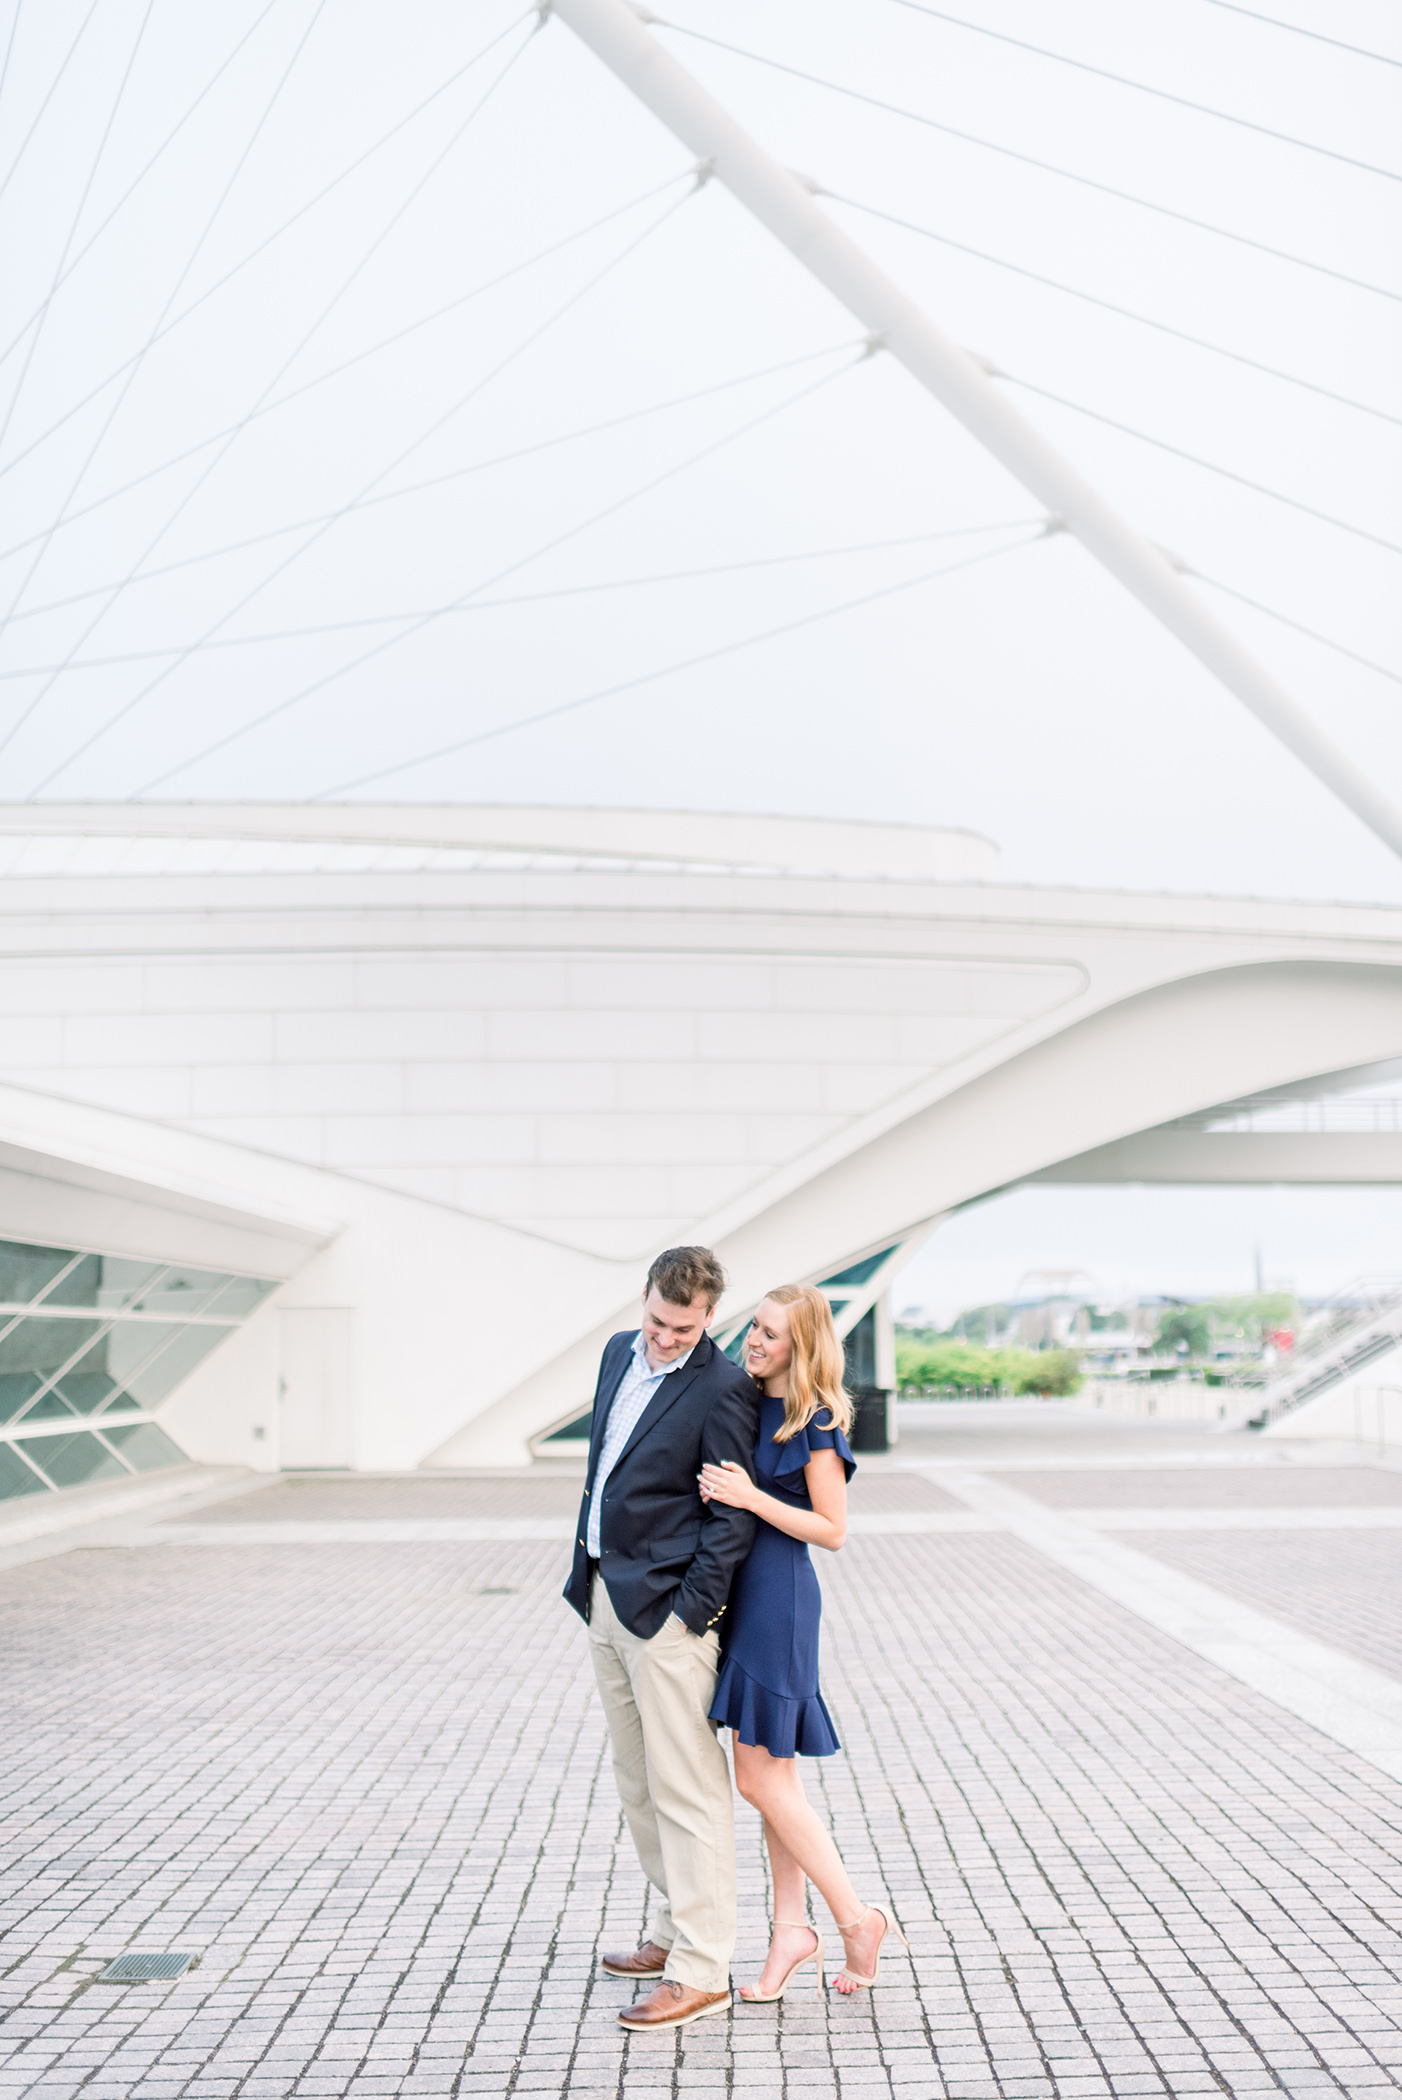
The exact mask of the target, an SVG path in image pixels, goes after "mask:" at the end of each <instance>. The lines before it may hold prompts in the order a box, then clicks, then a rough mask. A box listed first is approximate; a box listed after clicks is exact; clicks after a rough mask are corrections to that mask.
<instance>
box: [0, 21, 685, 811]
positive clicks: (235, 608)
mask: <svg viewBox="0 0 1402 2100" xmlns="http://www.w3.org/2000/svg"><path fill="white" fill-rule="evenodd" d="M522 48H524V46H523V47H522ZM516 55H517V56H519V55H520V54H519V53H517V54H516ZM513 62H514V61H513ZM701 179H702V178H701V177H698V183H697V187H699V184H700V180H701ZM689 194H690V195H695V189H693V190H692V191H691V192H690V193H689ZM685 202H686V198H685V197H682V198H679V199H677V201H676V202H675V203H673V204H669V205H668V206H667V208H666V210H665V211H663V212H661V213H660V214H659V216H658V217H657V218H656V219H654V220H653V221H652V223H651V224H650V225H649V226H646V227H644V229H643V231H642V232H641V233H640V234H638V235H636V236H635V238H634V239H633V240H631V241H629V242H628V244H627V245H626V246H625V247H624V248H622V249H620V250H619V251H618V253H617V254H616V255H614V256H613V257H611V258H610V260H609V261H608V262H607V263H605V265H604V266H603V268H602V269H601V270H599V271H596V273H595V274H594V276H593V277H591V278H590V279H589V280H588V282H587V283H585V284H584V285H582V286H581V287H580V288H579V289H578V290H577V291H575V292H572V293H571V294H570V296H569V298H568V299H566V300H565V301H564V303H563V304H562V305H560V306H558V307H556V309H555V311H554V312H553V313H551V314H549V315H548V316H547V317H546V319H545V320H544V321H542V322H541V323H540V324H539V325H538V326H537V327H536V328H534V329H532V330H531V332H530V333H529V334H528V335H526V336H524V337H522V339H521V340H520V341H519V342H518V343H517V344H516V345H515V347H514V348H513V349H512V350H510V351H508V352H507V354H506V356H505V357H504V358H502V359H501V360H500V361H499V362H498V363H497V364H496V365H494V366H493V367H492V369H491V370H490V371H489V372H488V373H487V374H486V375H485V376H484V377H483V378H482V379H480V380H478V381H477V382H476V383H475V385H473V386H471V387H469V388H468V390H467V392H466V393H465V394H462V395H460V396H459V398H458V399H457V400H456V401H455V402H454V403H453V404H452V406H451V407H449V408H448V409H446V410H445V411H444V412H443V414H442V415H440V416H439V417H437V418H436V419H435V421H434V422H433V423H431V424H430V425H429V427H428V428H427V429H426V430H424V431H421V432H420V434H419V435H418V437H416V438H414V439H413V440H412V441H411V442H410V443H409V444H408V445H406V446H405V447H404V448H403V449H402V450H401V451H400V452H399V453H398V454H397V455H396V456H395V458H394V459H392V460H391V461H390V462H389V464H388V465H387V466H384V467H382V468H381V469H380V470H379V472H378V473H377V474H376V475H374V476H373V477H372V479H371V480H370V481H368V482H367V483H366V484H365V485H364V487H362V488H361V489H360V490H358V491H357V494H356V496H355V497H353V498H352V499H351V500H350V501H349V502H348V503H346V504H343V505H342V506H341V508H340V509H339V510H337V511H334V512H332V513H331V514H330V516H329V517H327V518H326V519H325V520H324V521H323V522H322V523H321V524H319V525H318V526H317V528H316V530H315V531H314V532H312V533H311V534H310V535H309V537H308V538H307V539H305V540H304V541H303V542H302V543H301V545H300V546H298V547H294V548H293V550H292V552H291V553H290V554H288V555H287V556H286V557H285V558H284V559H283V560H282V561H280V562H279V563H278V564H277V566H276V567H275V568H274V569H271V570H270V571H269V572H268V573H267V574H266V575H265V576H263V577H262V578H261V579H260V581H259V582H258V583H256V584H255V585H254V587H253V589H252V590H250V591H246V592H245V593H244V595H243V597H242V598H240V599H239V601H238V603H237V604H235V605H232V606H230V608H229V609H228V611H227V612H225V613H222V614H221V615H220V617H219V619H217V620H216V621H215V622H214V624H213V626H212V627H210V628H208V629H207V630H206V632H205V634H204V635H202V636H200V637H199V641H197V642H195V643H191V644H190V645H189V647H187V648H186V649H185V651H184V652H183V654H182V655H181V656H180V657H179V658H177V660H176V661H175V662H174V663H172V664H169V665H168V666H167V667H166V669H165V670H163V671H160V672H158V673H157V674H156V676H155V677H154V678H153V679H151V680H150V681H149V683H148V684H147V685H145V686H143V688H142V689H141V691H140V692H138V693H135V694H133V695H132V697H131V699H129V700H128V701H126V702H125V703H124V704H123V706H121V707H120V708H118V710H117V712H116V713H115V714H114V715H112V716H110V717H109V718H108V720H107V721H106V722H104V723H103V724H102V725H101V726H100V727H99V728H98V729H96V730H94V731H93V733H92V734H91V735H90V736H89V737H87V738H86V739H85V741H84V742H83V743H82V744H81V745H79V747H78V748H77V750H75V751H73V752H70V754H69V755H68V757H67V758H65V759H64V760H63V761H62V763H61V764H59V765H58V766H56V767H54V768H53V769H52V770H51V771H50V772H49V773H47V774H46V775H45V776H44V778H43V779H42V780H41V781H40V782H39V783H38V785H37V787H35V788H33V789H31V791H30V794H29V796H28V797H26V799H27V800H30V801H32V800H33V798H34V796H35V795H37V794H41V793H42V792H43V790H44V789H45V788H46V787H48V786H49V784H50V782H52V781H53V780H55V779H57V777H58V775H59V774H60V773H63V772H65V771H66V770H67V768H68V767H69V766H70V765H72V764H73V762H74V761H75V760H76V759H78V758H81V757H82V756H83V754H84V753H85V752H86V751H88V750H90V749H91V748H92V746H93V745H94V744H96V743H98V742H99V741H100V740H101V739H102V738H103V737H104V736H106V735H107V733H108V731H109V730H111V729H113V728H115V727H116V725H117V724H118V722H120V721H122V720H124V718H125V717H126V716H127V715H129V714H130V713H131V712H132V710H133V708H135V707H138V706H140V704H141V703H142V701H144V700H145V699H146V698H147V697H148V696H149V695H150V694H151V693H152V692H154V691H155V689H156V687H157V686H158V685H160V684H162V683H163V682H164V681H165V680H166V679H167V678H168V677H170V676H171V674H172V673H173V672H174V671H177V670H179V668H180V665H181V664H182V663H183V662H184V661H185V659H186V657H188V656H190V655H192V654H193V652H194V650H195V649H196V648H197V647H198V646H199V643H200V642H203V641H206V640H208V639H209V636H210V635H213V634H216V633H217V632H218V631H219V629H220V628H221V627H222V626H224V625H225V624H226V623H227V622H228V621H229V620H232V619H234V618H236V617H237V615H238V614H239V613H241V612H242V611H243V609H244V607H245V606H247V605H249V604H251V603H252V601H253V599H254V598H256V597H257V596H258V595H259V593H260V592H261V591H264V590H266V589H267V587H268V585H269V584H270V583H272V582H274V581H275V580H276V579H277V578H278V577H279V576H281V575H283V574H284V573H285V572H286V571H287V570H288V569H289V568H291V566H292V564H293V563H294V562H296V561H299V560H300V559H301V557H302V556H303V555H304V554H306V553H308V552H309V551H310V549H311V548H312V547H313V546H314V545H315V544H316V542H317V541H318V540H319V539H321V538H322V536H323V535H324V534H325V533H326V532H328V531H330V530H331V528H332V526H333V525H335V524H336V523H337V522H338V521H339V520H340V519H341V518H342V517H345V516H347V515H349V513H350V511H351V510H352V509H353V508H354V507H355V505H356V504H357V503H358V502H360V501H363V499H364V498H365V497H366V496H367V495H369V494H370V492H371V491H372V490H373V489H375V488H377V487H378V486H379V484H380V482H382V481H383V480H385V478H386V477H387V476H388V475H390V474H393V473H394V472H395V470H396V469H397V468H398V467H400V466H402V465H403V463H404V461H405V460H406V459H409V458H411V457H412V455H413V454H414V453H415V452H417V451H418V450H419V449H420V447H421V446H423V445H426V444H427V443H428V441H429V439H430V438H431V437H434V436H435V435H436V434H437V432H438V431H440V430H441V429H443V428H444V426H445V425H446V424H447V423H449V422H450V421H451V420H452V418H453V417H454V416H456V415H457V414H458V413H459V412H460V411H461V410H462V409H463V408H464V407H466V405H467V403H468V402H469V401H472V400H474V399H475V398H476V396H477V395H479V394H480V393H482V392H483V390H484V389H485V388H487V387H488V386H490V385H491V384H492V382H493V381H494V380H495V379H497V378H498V377H499V376H500V374H501V373H502V372H504V371H506V370H507V369H508V367H509V366H510V365H512V364H514V363H515V361H516V359H517V358H518V357H521V356H523V355H524V354H525V352H526V351H527V350H529V349H530V348H531V347H532V345H533V344H535V343H537V342H539V341H540V339H541V337H542V336H544V335H545V334H546V333H547V332H548V331H549V330H550V329H551V328H553V327H554V326H555V325H556V323H557V322H558V321H560V320H562V319H563V318H564V316H565V315H566V314H567V313H569V312H570V311H571V310H572V309H573V308H574V307H575V306H577V305H578V304H579V302H580V300H581V299H584V298H585V297H587V295H588V294H589V293H590V292H592V291H593V290H594V288H595V286H596V285H598V284H601V283H602V282H603V281H604V279H605V278H606V277H608V276H609V275H610V274H611V272H612V271H613V270H615V269H617V268H618V267H619V265H620V264H621V263H623V262H625V261H626V260H627V258H628V257H629V256H630V255H632V254H633V253H634V252H635V250H637V249H638V248H640V247H641V246H642V244H643V242H644V241H646V240H648V239H649V238H650V237H651V236H652V234H654V233H655V232H657V230H658V228H659V227H661V226H663V225H664V224H665V223H666V221H667V220H668V219H670V218H671V216H672V214H673V213H674V212H676V211H678V210H679V209H680V207H681V205H682V204H684V203H685ZM33 704H34V703H33V702H31V704H30V705H31V711H32V707H33ZM3 748H4V746H3V744H0V750H2V749H3ZM177 770H179V769H177Z"/></svg>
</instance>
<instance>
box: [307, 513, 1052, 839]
mask: <svg viewBox="0 0 1402 2100" xmlns="http://www.w3.org/2000/svg"><path fill="white" fill-rule="evenodd" d="M1046 537H1047V532H1046V527H1045V526H1043V527H1041V528H1039V530H1038V531H1036V532H1034V533H1031V534H1029V535H1028V536H1027V537H1025V538H1023V539H1020V540H1013V541H1012V542H1011V543H1010V544H1009V545H1008V546H1006V547H989V548H985V549H984V550H983V552H982V553H980V554H970V555H968V556H967V557H966V558H965V559H964V560H963V561H956V562H950V563H949V564H948V565H947V566H946V567H944V568H940V569H927V570H926V571H924V573H923V574H921V575H919V576H910V577H907V578H906V579H905V580H904V581H903V582H901V583H891V584H887V585H886V586H885V587H884V588H883V589H881V590H878V591H866V592H864V593H863V594H862V596H861V597H860V598H847V599H844V600H843V601H842V603H841V604H839V605H828V606H824V607H823V608H822V610H821V611H819V612H815V613H805V614H803V616H802V617H801V618H799V619H797V620H785V621H784V622H783V624H782V625H781V626H779V627H766V628H764V629H762V630H761V631H760V632H759V633H758V634H747V635H743V636H741V638H740V639H739V640H738V641H734V642H723V643H721V645H720V646H719V647H718V648H715V649H706V650H704V651H703V652H702V653H701V654H700V655H698V656H688V657H685V658H683V659H682V661H681V662H679V663H672V664H664V665H663V666H662V667H661V669H660V670H656V671H644V672H643V673H642V674H641V676H639V677H637V678H626V679H624V680H622V681H621V682H620V683H619V684H618V685H610V686H601V687H600V688H599V689H598V690H597V691H596V692H592V693H581V694H580V695H579V696H578V697H577V698H576V699H574V700H562V701H561V702H560V703H559V705H558V706H555V707H544V708H541V709H540V710H539V712H538V713H536V714H533V715H525V716H523V717H521V718H520V719H518V720H517V721H514V722H498V723H497V724H496V725H495V726H494V727H493V728H490V729H480V730H478V731H476V733H475V734H474V735H472V736H465V737H460V738H459V739H458V740H457V742H456V743H453V744H442V745H440V746H439V747H438V749H437V750H436V751H425V752H423V753H422V754H421V755H420V756H419V757H418V758H406V759H401V760H400V761H399V762H398V763H397V764H396V765H392V766H381V767H380V769H379V771H378V772H375V773H362V774H361V775H360V777H359V779H357V780H345V781H342V782H340V783H339V785H338V786H336V787H333V788H323V789H322V791H321V792H320V793H319V794H316V795H313V796H311V797H310V798H309V799H310V800H311V801H313V802H325V801H327V800H328V799H329V798H330V797H331V796H332V795H348V794H350V793H352V792H353V790H354V789H356V788H362V787H370V786H372V785H373V784H374V782H376V781H378V780H387V779H389V778H390V776H391V775H392V774H394V773H407V772H409V771H410V770H411V769H412V768H413V767H415V766H426V765H432V764H433V763H434V762H435V761H437V760H438V759H442V758H452V757H453V756H455V754H456V753H457V752H459V751H469V750H471V749H472V747H473V746H474V745H476V744H487V743H491V742H492V741H493V740H494V739H495V738H497V737H503V736H514V735H515V734H516V732H517V731H518V730H520V729H534V728H536V727H537V726H538V724H540V723H542V722H554V721H557V720H558V719H559V717H560V716H561V715H570V714H575V713H577V712H578V711H579V709H580V708H584V707H593V706H594V705H595V703H596V702H598V701H600V700H612V699H615V698H617V697H618V695H619V694H622V693H631V692H636V691H637V690H638V688H639V687H640V686H645V685H655V684H656V683H657V681H658V679H660V678H675V677H677V676H679V675H680V673H681V672H683V671H694V670H697V669H698V668H699V667H700V666H701V665H702V664H711V663H715V662H716V661H717V660H718V659H719V658H720V657H723V656H735V655H737V654H738V653H739V652H740V651H741V650H742V649H754V648H757V647H758V646H759V644H760V643H762V642H773V641H777V640H778V639H779V638H780V636H781V635H786V634H796V633H797V632H798V631H799V629H800V628H804V627H815V626H817V624H818V623H819V621H821V620H832V619H836V618H837V617H838V615H839V614H841V613H849V612H856V611H857V610H858V609H859V608H860V607H862V606H865V605H877V604H879V603H880V602H881V600H882V599H884V598H894V597H895V596H896V595H897V594H898V593H899V592H901V591H910V590H914V589H915V588H916V587H917V586H918V585H919V584H922V583H933V582H934V581H935V580H936V578H937V577H940V576H952V575H954V574H955V572H956V571H957V570H960V569H972V568H975V567H977V566H978V564H979V563H980V562H986V561H996V560H997V559H998V557H999V555H1002V554H1014V553H1016V552H1017V551H1018V549H1019V548H1022V547H1031V546H1035V545H1036V543H1037V542H1038V541H1039V540H1043V539H1045V538H1046Z"/></svg>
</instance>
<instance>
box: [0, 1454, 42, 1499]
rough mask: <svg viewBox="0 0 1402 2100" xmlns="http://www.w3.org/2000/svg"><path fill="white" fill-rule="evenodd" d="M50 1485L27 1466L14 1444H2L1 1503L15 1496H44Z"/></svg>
mask: <svg viewBox="0 0 1402 2100" xmlns="http://www.w3.org/2000/svg"><path fill="white" fill-rule="evenodd" d="M48 1486H49V1483H48V1481H47V1480H41V1479H40V1477H39V1475H38V1474H37V1473H36V1472H35V1470H34V1468H33V1466H30V1465H26V1464H25V1462H24V1460H23V1459H22V1458H21V1457H20V1455H19V1452H18V1451H17V1450H16V1449H15V1447H14V1445H13V1444H0V1502H8V1501H9V1500H10V1498H11V1497H12V1496H14V1495H43V1494H47V1492H48Z"/></svg>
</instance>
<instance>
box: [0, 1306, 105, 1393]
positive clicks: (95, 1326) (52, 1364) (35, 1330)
mask: <svg viewBox="0 0 1402 2100" xmlns="http://www.w3.org/2000/svg"><path fill="white" fill-rule="evenodd" d="M101 1332H102V1322H101V1320H45V1319H43V1318H42V1317H40V1316H38V1315H36V1316H35V1317H34V1318H32V1319H28V1320H17V1321H16V1322H15V1324H14V1326H13V1327H12V1328H11V1329H10V1331H9V1333H8V1334H3V1335H0V1374H3V1373H5V1372H13V1371H37V1372H38V1373H39V1375H40V1377H41V1378H50V1377H52V1375H53V1373H54V1372H55V1371H61V1370H62V1369H63V1367H64V1365H65V1364H66V1363H67V1362H68V1361H69V1359H70V1358H71V1357H74V1356H79V1355H81V1353H82V1351H83V1350H84V1349H85V1348H87V1346H88V1344H89V1343H90V1342H93V1341H95V1340H96V1339H97V1337H98V1335H100V1334H101Z"/></svg>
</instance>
